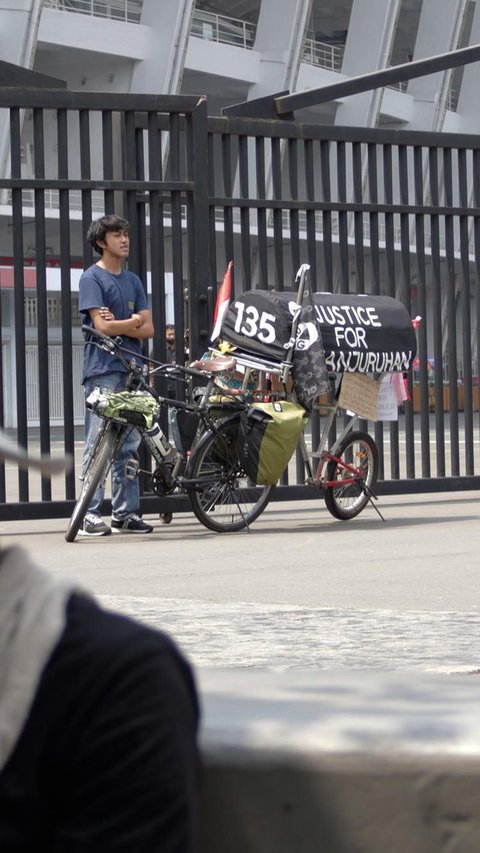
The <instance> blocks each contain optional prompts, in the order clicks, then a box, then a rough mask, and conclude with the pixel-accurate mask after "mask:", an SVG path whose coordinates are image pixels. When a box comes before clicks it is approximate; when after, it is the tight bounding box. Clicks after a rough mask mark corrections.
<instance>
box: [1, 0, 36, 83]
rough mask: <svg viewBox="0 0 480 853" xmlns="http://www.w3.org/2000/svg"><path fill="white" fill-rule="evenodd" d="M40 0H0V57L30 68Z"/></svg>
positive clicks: (34, 46)
mask: <svg viewBox="0 0 480 853" xmlns="http://www.w3.org/2000/svg"><path fill="white" fill-rule="evenodd" d="M41 13H42V0H13V2H12V0H0V57H1V58H2V59H3V61H4V62H13V63H14V65H21V66H22V67H23V68H32V67H33V59H34V56H35V48H36V43H37V32H38V27H39V24H40V15H41Z"/></svg>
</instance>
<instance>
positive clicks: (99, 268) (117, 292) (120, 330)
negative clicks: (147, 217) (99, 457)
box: [79, 214, 154, 536]
mask: <svg viewBox="0 0 480 853" xmlns="http://www.w3.org/2000/svg"><path fill="white" fill-rule="evenodd" d="M129 230H130V224H129V222H128V221H127V220H126V219H123V218H122V217H120V216H115V215H114V214H110V215H108V216H102V217H101V218H100V219H97V220H95V221H94V222H92V224H91V225H90V228H89V229H88V233H87V240H88V241H89V243H90V244H91V245H92V247H93V249H94V250H95V251H96V252H97V253H98V254H99V255H100V256H101V257H100V260H99V261H97V262H96V263H95V264H93V265H92V266H91V267H89V268H88V269H87V270H85V272H84V273H83V274H82V276H81V278H80V284H79V291H80V301H79V310H80V313H81V314H82V315H83V318H84V323H85V325H87V326H92V327H94V328H95V329H97V330H98V331H99V332H103V334H105V335H109V336H110V337H116V336H117V335H121V336H122V337H123V339H124V345H125V346H126V347H127V348H128V349H129V350H131V351H133V352H135V353H137V354H138V356H139V358H140V359H141V358H142V357H143V356H142V349H141V342H142V341H143V340H146V339H149V338H152V337H153V334H154V328H153V322H152V315H151V313H150V311H149V308H148V302H147V297H146V295H145V291H144V289H143V285H142V282H141V281H140V279H139V278H138V276H137V275H135V274H134V273H132V272H130V271H126V270H124V269H123V262H124V261H125V260H126V259H127V258H128V255H129V251H130V240H129ZM85 338H86V342H85V353H84V365H83V379H82V382H83V385H84V389H85V397H88V395H89V394H90V393H91V392H92V391H93V389H94V388H96V387H101V388H108V389H115V390H124V389H125V378H126V371H125V367H124V366H123V365H122V363H121V362H120V361H119V360H118V359H116V358H115V356H112V355H111V354H110V353H107V352H105V351H104V350H102V349H100V348H99V347H98V346H95V344H94V343H92V341H91V339H90V340H89V339H88V335H87V334H86V335H85ZM100 424H101V419H100V418H99V417H98V416H97V415H95V414H94V413H93V412H91V411H90V409H88V408H87V409H86V414H85V437H86V438H85V451H84V457H83V467H84V468H85V466H86V463H87V461H88V458H89V455H90V452H91V450H92V447H93V444H94V441H95V437H96V435H97V432H98V430H99V427H100ZM139 443H140V436H139V435H138V433H137V431H136V430H134V429H132V430H131V431H130V433H129V435H128V437H127V439H126V440H125V442H124V443H123V445H122V447H121V449H120V452H119V454H118V456H117V458H116V460H115V462H114V463H113V465H112V521H111V528H110V527H108V526H107V525H106V524H105V522H104V521H103V520H102V518H101V515H100V508H101V505H102V501H103V496H104V489H103V485H102V486H100V487H99V488H98V489H97V492H96V493H95V495H94V497H93V500H92V502H91V504H90V506H89V508H88V511H87V513H86V516H85V520H84V523H83V526H82V528H81V529H80V530H79V534H81V535H84V536H107V535H108V534H110V533H111V532H113V533H151V532H152V530H153V527H152V526H151V525H150V524H146V522H144V521H143V519H142V518H141V517H140V516H139V509H140V493H139V483H138V478H135V479H133V480H131V479H127V478H126V476H125V465H126V462H127V461H128V459H130V458H131V457H132V456H133V457H136V454H137V450H138V446H139Z"/></svg>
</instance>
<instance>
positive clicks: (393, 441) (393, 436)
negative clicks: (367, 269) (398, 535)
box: [383, 144, 400, 480]
mask: <svg viewBox="0 0 480 853" xmlns="http://www.w3.org/2000/svg"><path fill="white" fill-rule="evenodd" d="M383 182H384V196H385V203H386V204H388V205H393V163H392V146H391V145H389V144H387V145H384V147H383ZM385 253H386V262H387V289H388V293H389V295H390V296H393V297H395V295H396V293H395V237H394V214H393V212H387V213H385ZM390 476H391V478H392V480H398V479H399V478H400V453H399V445H398V426H397V425H396V424H394V423H392V422H390Z"/></svg>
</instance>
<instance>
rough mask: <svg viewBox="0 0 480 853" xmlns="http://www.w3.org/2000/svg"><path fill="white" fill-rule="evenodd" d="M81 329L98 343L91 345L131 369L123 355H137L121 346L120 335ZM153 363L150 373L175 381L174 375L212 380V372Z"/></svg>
mask: <svg viewBox="0 0 480 853" xmlns="http://www.w3.org/2000/svg"><path fill="white" fill-rule="evenodd" d="M81 328H82V331H83V332H86V333H87V334H89V335H91V336H92V337H93V338H97V339H98V341H99V343H98V344H97V341H92V343H95V344H97V346H101V347H102V349H104V350H105V351H106V352H110V353H112V354H113V353H115V354H116V355H117V356H118V358H119V359H120V361H121V362H122V364H123V365H124V367H126V368H127V370H130V369H131V364H129V363H128V361H127V360H126V359H125V358H124V355H123V353H129V354H130V355H132V356H134V357H138V353H134V352H132V351H131V350H128V349H127V348H126V347H125V346H123V339H122V337H121V336H120V335H117V336H116V337H114V338H111V337H109V336H108V335H105V334H104V333H103V332H99V331H98V329H95V328H94V327H93V326H86V325H82V326H81ZM144 358H145V359H146V360H149V361H152V359H151V358H148V357H147V356H144ZM155 363H156V364H158V367H157V368H156V370H154V371H152V373H156V372H157V370H158V372H159V373H160V372H162V373H164V374H167V375H169V377H170V378H171V379H175V374H176V376H177V377H178V378H180V379H184V378H185V376H194V377H196V378H197V379H202V380H203V381H205V379H210V378H214V371H205V370H197V369H196V368H194V367H186V366H183V365H180V364H174V365H172V364H161V363H159V362H155Z"/></svg>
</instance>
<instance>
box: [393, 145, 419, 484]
mask: <svg viewBox="0 0 480 853" xmlns="http://www.w3.org/2000/svg"><path fill="white" fill-rule="evenodd" d="M398 165H399V183H400V204H401V205H402V206H406V205H408V204H409V202H410V198H409V189H408V151H407V147H406V145H400V146H399V150H398ZM400 241H401V269H402V276H401V285H400V288H399V290H400V293H399V296H400V299H401V301H402V302H403V304H404V305H405V308H406V309H407V311H408V313H409V314H410V313H411V297H410V281H411V269H410V266H411V264H410V217H409V214H408V213H401V214H400ZM404 408H405V455H406V460H405V461H406V474H407V477H408V478H410V479H413V478H414V477H415V433H414V425H413V406H412V404H411V402H410V401H409V400H407V401H406V403H405V406H404ZM392 426H393V429H394V430H395V429H397V431H398V423H394V424H392Z"/></svg>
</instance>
